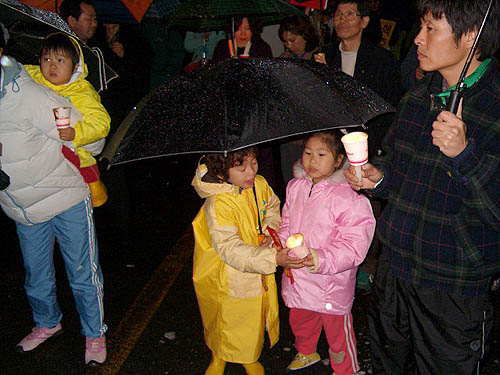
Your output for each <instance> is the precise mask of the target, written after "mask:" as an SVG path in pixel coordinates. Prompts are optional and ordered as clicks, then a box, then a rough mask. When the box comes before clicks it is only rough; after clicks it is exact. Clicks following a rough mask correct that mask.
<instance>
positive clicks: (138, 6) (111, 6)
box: [93, 0, 153, 23]
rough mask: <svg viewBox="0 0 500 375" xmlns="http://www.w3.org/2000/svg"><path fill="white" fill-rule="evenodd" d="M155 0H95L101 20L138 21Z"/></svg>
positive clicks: (112, 21)
mask: <svg viewBox="0 0 500 375" xmlns="http://www.w3.org/2000/svg"><path fill="white" fill-rule="evenodd" d="M152 1H153V0H141V1H134V0H93V3H94V7H95V10H96V13H97V18H98V19H99V22H104V23H138V22H141V20H142V17H143V16H144V14H145V13H146V11H147V10H148V8H149V6H150V5H151V2H152Z"/></svg>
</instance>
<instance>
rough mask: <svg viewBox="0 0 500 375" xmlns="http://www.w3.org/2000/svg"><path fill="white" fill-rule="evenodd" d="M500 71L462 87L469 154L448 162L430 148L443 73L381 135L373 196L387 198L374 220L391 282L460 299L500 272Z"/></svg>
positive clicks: (425, 83) (419, 89)
mask: <svg viewBox="0 0 500 375" xmlns="http://www.w3.org/2000/svg"><path fill="white" fill-rule="evenodd" d="M499 78H500V74H499V72H498V70H497V63H496V61H494V60H493V61H492V62H490V64H489V66H488V68H487V70H486V71H485V73H484V74H483V76H482V77H481V78H480V79H479V81H477V82H476V83H475V84H474V85H472V86H471V87H470V88H469V89H467V90H465V93H464V102H463V111H462V119H463V121H464V122H465V124H466V126H467V139H468V140H469V143H468V146H467V147H466V149H465V150H464V151H463V152H462V153H461V154H460V155H458V156H457V157H456V158H454V159H452V158H448V157H446V156H445V155H443V154H442V153H441V152H440V151H439V149H438V148H437V147H436V146H434V145H433V144H432V137H431V131H432V122H433V121H434V120H435V119H436V116H437V115H438V113H439V111H440V110H441V109H442V105H441V104H440V103H439V100H438V99H437V98H434V97H433V95H432V94H433V93H434V94H435V93H439V92H441V91H442V90H441V84H442V80H443V78H442V76H441V75H440V74H439V73H437V72H436V73H433V74H429V75H428V76H427V77H425V78H424V79H423V80H422V82H421V83H420V84H419V85H417V86H416V87H415V88H414V90H413V91H411V92H409V93H407V94H406V95H405V96H404V97H403V99H402V101H401V103H400V105H399V110H398V112H397V114H396V118H395V122H394V124H393V126H392V128H391V131H390V132H389V134H388V135H387V137H386V138H385V142H386V144H385V147H384V149H385V150H388V151H389V152H388V153H387V154H386V155H385V156H384V157H382V158H380V159H377V160H375V161H374V163H373V164H374V165H376V166H377V167H379V168H381V169H382V170H383V171H384V174H385V178H384V180H383V182H382V183H381V184H380V185H379V186H378V187H377V189H375V190H373V191H372V192H373V194H374V195H376V196H380V197H386V198H387V199H388V205H387V207H386V209H385V210H384V212H383V214H382V215H381V217H380V219H379V236H380V239H381V241H382V244H383V254H384V256H385V258H386V259H387V260H388V262H389V263H390V265H391V269H392V273H393V275H394V276H395V277H397V278H400V279H403V280H406V281H407V282H410V283H412V284H416V285H421V286H426V287H430V288H434V289H438V290H440V291H443V292H447V293H452V294H460V295H473V296H475V295H483V294H485V293H487V290H488V282H489V279H490V278H491V276H492V275H493V274H494V273H496V272H499V271H500V80H499Z"/></svg>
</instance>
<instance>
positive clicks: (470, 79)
mask: <svg viewBox="0 0 500 375" xmlns="http://www.w3.org/2000/svg"><path fill="white" fill-rule="evenodd" d="M490 61H491V59H490V58H487V59H486V60H484V61H483V62H482V63H481V65H479V66H478V67H477V69H476V70H475V71H474V73H472V74H471V75H469V76H467V77H465V79H464V85H465V88H467V87H471V86H472V85H473V84H474V83H476V82H477V81H479V78H481V77H482V76H483V74H484V72H485V71H486V68H487V67H488V64H489V63H490ZM456 86H457V85H454V86H452V87H450V88H449V89H448V90H446V91H444V92H441V93H439V94H436V95H435V96H436V97H437V98H440V99H441V101H442V102H443V104H444V105H446V99H448V98H449V97H450V94H451V91H452V90H455V88H456Z"/></svg>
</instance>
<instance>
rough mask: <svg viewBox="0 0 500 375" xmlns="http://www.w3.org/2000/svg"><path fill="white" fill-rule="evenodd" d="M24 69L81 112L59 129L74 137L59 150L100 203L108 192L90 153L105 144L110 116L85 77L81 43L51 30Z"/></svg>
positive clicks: (66, 137) (67, 137) (94, 201)
mask: <svg viewBox="0 0 500 375" xmlns="http://www.w3.org/2000/svg"><path fill="white" fill-rule="evenodd" d="M26 70H27V71H28V73H29V74H30V75H31V77H32V78H33V80H34V81H35V82H38V83H40V84H42V85H44V86H46V87H48V88H50V89H52V90H54V91H55V92H56V93H58V94H59V95H60V96H62V97H64V98H65V99H66V100H68V101H69V102H71V103H72V104H73V105H74V106H75V107H76V108H77V109H78V110H79V111H80V112H81V114H82V116H83V121H81V122H80V121H79V122H77V123H76V125H75V127H74V128H71V127H68V128H64V129H58V130H59V137H60V138H61V139H62V140H64V141H73V145H74V147H75V149H74V150H72V149H70V148H68V147H66V146H63V148H62V153H63V154H64V156H65V157H66V159H68V160H69V161H70V162H71V163H73V164H74V165H75V166H76V167H77V168H78V170H79V171H80V173H81V175H82V177H83V179H84V180H85V182H86V183H87V184H88V186H89V189H90V193H91V197H92V205H93V206H94V207H99V206H101V205H103V204H104V203H105V202H106V200H107V199H108V195H107V192H106V187H105V186H104V184H103V183H102V181H101V180H100V174H99V170H98V168H97V162H96V160H95V158H94V157H93V155H97V154H99V153H100V152H101V151H102V148H103V147H104V138H105V137H106V136H107V135H108V133H109V129H110V124H111V118H110V117H109V114H108V112H107V111H106V109H105V108H104V106H103V105H102V104H101V98H100V96H99V94H98V93H97V92H96V91H95V90H94V88H93V87H92V85H91V84H90V82H89V81H87V80H86V79H85V78H86V77H87V74H88V71H87V65H86V64H85V61H84V59H83V52H82V50H81V48H80V45H79V44H78V42H77V41H76V40H75V39H74V38H72V37H70V36H68V35H66V34H63V33H54V34H50V35H49V36H47V38H45V40H44V41H43V42H42V47H41V50H40V65H26ZM54 126H55V122H54Z"/></svg>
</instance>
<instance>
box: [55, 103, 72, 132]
mask: <svg viewBox="0 0 500 375" xmlns="http://www.w3.org/2000/svg"><path fill="white" fill-rule="evenodd" d="M52 112H54V118H55V120H56V126H57V129H64V128H69V123H70V118H71V107H58V108H53V109H52Z"/></svg>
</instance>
